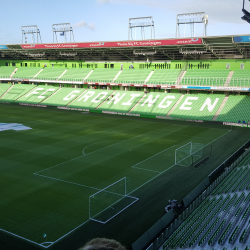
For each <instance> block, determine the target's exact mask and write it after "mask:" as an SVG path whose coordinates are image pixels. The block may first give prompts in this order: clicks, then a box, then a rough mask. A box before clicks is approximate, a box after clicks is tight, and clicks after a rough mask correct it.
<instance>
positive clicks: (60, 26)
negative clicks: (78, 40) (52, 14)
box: [52, 23, 75, 43]
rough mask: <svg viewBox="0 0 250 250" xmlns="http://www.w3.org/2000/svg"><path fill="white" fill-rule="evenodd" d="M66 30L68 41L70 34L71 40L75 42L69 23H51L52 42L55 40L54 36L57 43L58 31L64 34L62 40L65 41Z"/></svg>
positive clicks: (61, 34)
mask: <svg viewBox="0 0 250 250" xmlns="http://www.w3.org/2000/svg"><path fill="white" fill-rule="evenodd" d="M67 32H69V37H70V38H69V42H71V36H72V38H73V42H75V39H74V33H73V28H72V27H71V26H70V23H57V24H52V33H53V43H54V42H55V39H54V37H55V38H56V42H57V43H58V38H57V33H60V36H64V42H67Z"/></svg>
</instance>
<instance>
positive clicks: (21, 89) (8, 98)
mask: <svg viewBox="0 0 250 250" xmlns="http://www.w3.org/2000/svg"><path fill="white" fill-rule="evenodd" d="M1 85H2V84H0V86H1ZM33 88H35V86H34V85H28V84H15V85H14V86H13V87H12V88H11V89H10V90H9V91H8V92H7V93H6V94H5V95H4V96H3V97H2V98H1V99H0V102H1V101H3V102H14V101H15V100H17V99H18V98H20V97H21V96H23V95H25V94H26V93H28V92H29V91H30V90H31V89H33Z"/></svg>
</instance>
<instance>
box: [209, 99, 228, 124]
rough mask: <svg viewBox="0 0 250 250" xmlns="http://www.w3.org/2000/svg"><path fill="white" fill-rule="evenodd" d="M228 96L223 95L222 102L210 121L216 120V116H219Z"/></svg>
mask: <svg viewBox="0 0 250 250" xmlns="http://www.w3.org/2000/svg"><path fill="white" fill-rule="evenodd" d="M228 97H229V96H225V98H224V100H223V102H222V103H221V105H220V107H219V109H218V110H217V112H216V113H215V115H214V117H213V119H212V121H216V119H217V118H218V116H219V114H220V112H221V110H222V109H223V108H224V106H225V104H226V103H227V100H228Z"/></svg>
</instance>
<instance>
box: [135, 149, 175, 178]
mask: <svg viewBox="0 0 250 250" xmlns="http://www.w3.org/2000/svg"><path fill="white" fill-rule="evenodd" d="M175 146H176V145H173V146H172V147H170V148H167V149H164V150H162V151H161V152H159V153H157V154H154V155H152V156H150V157H149V158H147V159H145V160H143V161H141V162H139V163H137V164H135V165H133V166H132V168H138V167H135V166H137V165H139V164H141V163H143V162H144V161H147V160H149V159H151V158H152V157H154V156H156V155H158V154H161V153H163V152H165V151H167V150H169V149H171V148H173V147H175ZM138 169H142V170H146V171H152V172H156V173H162V172H159V171H155V170H151V169H146V168H138Z"/></svg>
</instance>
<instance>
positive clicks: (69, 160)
mask: <svg viewBox="0 0 250 250" xmlns="http://www.w3.org/2000/svg"><path fill="white" fill-rule="evenodd" d="M152 132H154V131H149V132H147V133H145V134H141V135H137V136H135V137H132V138H129V139H127V140H124V141H120V142H117V143H114V144H112V145H109V146H106V147H104V148H101V149H97V150H95V151H93V152H90V153H88V154H86V155H89V154H92V153H95V152H98V151H100V150H103V149H105V148H109V147H111V146H114V145H117V144H119V143H121V142H125V141H129V140H132V139H135V138H137V137H140V136H143V135H146V134H149V133H152ZM84 156H85V155H80V156H77V157H75V158H72V159H70V160H68V161H64V162H61V163H59V164H56V165H54V166H52V167H48V168H45V169H42V170H40V171H37V172H35V173H33V174H37V173H40V172H43V171H45V170H48V169H51V168H54V167H57V166H59V165H62V164H64V163H66V162H70V161H73V160H76V159H78V158H81V157H84Z"/></svg>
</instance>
